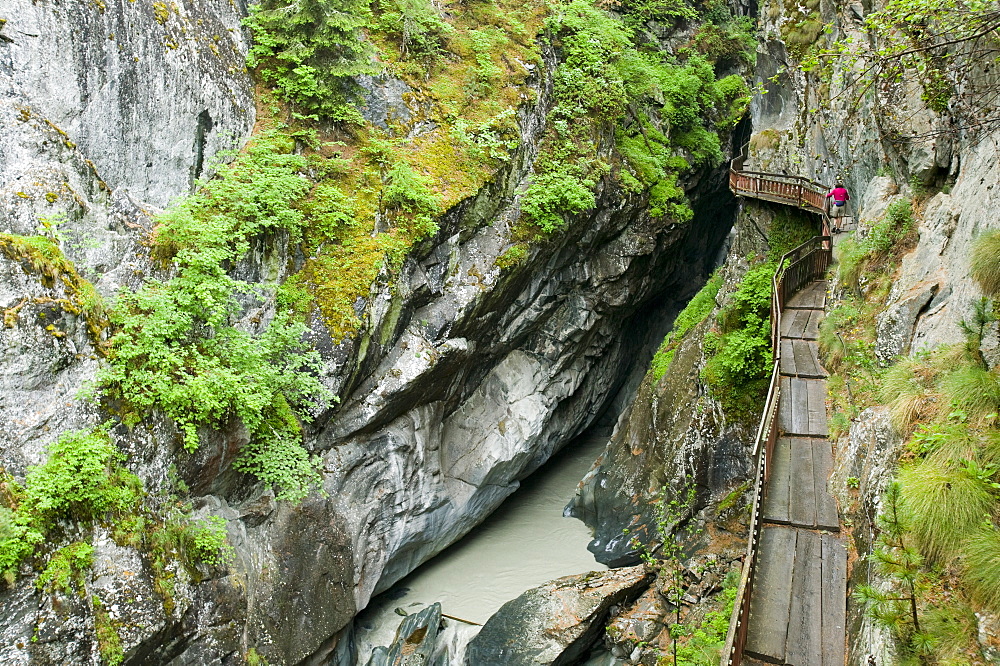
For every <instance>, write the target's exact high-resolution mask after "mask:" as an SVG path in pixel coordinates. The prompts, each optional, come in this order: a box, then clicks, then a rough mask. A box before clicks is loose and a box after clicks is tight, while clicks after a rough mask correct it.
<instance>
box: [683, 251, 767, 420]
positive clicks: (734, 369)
mask: <svg viewBox="0 0 1000 666" xmlns="http://www.w3.org/2000/svg"><path fill="white" fill-rule="evenodd" d="M775 268H776V265H775V264H774V263H773V262H765V263H760V264H757V265H756V266H752V267H751V268H750V269H749V270H748V271H747V272H746V274H745V275H744V276H743V280H742V281H741V282H740V285H739V287H737V289H736V291H734V292H733V294H732V296H731V297H730V302H729V304H728V305H727V306H726V307H725V308H724V309H723V310H722V311H721V312H720V313H719V315H718V318H717V319H718V323H719V332H718V333H717V335H716V337H715V338H714V340H713V339H712V338H709V339H708V340H707V341H706V342H707V344H706V348H705V352H706V355H707V357H708V358H707V360H706V362H705V367H704V368H703V369H702V374H701V376H702V379H703V380H704V381H705V383H706V384H707V385H708V388H709V390H710V391H711V393H712V394H713V395H714V396H715V397H716V398H718V399H719V400H720V401H721V402H722V404H723V407H724V408H725V409H726V410H727V411H729V412H731V413H732V414H733V415H734V416H736V417H738V418H752V417H753V416H754V415H755V413H756V411H757V408H758V407H759V405H758V404H757V403H758V402H759V399H760V397H761V396H762V395H763V394H764V392H765V391H766V390H767V383H768V378H769V377H770V375H771V369H772V365H773V363H774V359H773V356H772V354H771V324H770V306H771V281H772V277H773V275H774V271H775Z"/></svg>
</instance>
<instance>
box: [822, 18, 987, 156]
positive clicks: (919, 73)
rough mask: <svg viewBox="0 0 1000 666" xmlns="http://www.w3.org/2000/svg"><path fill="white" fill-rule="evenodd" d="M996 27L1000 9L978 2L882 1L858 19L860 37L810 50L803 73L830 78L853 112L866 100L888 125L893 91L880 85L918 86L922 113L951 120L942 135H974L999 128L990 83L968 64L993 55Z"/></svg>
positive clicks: (984, 59)
mask: <svg viewBox="0 0 1000 666" xmlns="http://www.w3.org/2000/svg"><path fill="white" fill-rule="evenodd" d="M997 27H1000V10H998V9H997V8H996V6H995V5H994V4H993V3H989V2H983V1H981V0H888V1H887V2H885V3H882V4H881V5H880V6H879V7H878V8H876V10H875V11H872V12H869V13H867V14H866V15H865V19H864V29H865V32H866V33H867V35H866V36H865V37H864V38H855V37H845V38H843V39H841V40H838V41H836V42H834V43H832V44H830V45H829V46H822V47H821V46H819V45H817V47H816V48H814V49H811V51H810V53H809V55H808V57H807V58H806V59H805V61H804V68H805V69H807V70H810V71H816V72H818V73H819V74H820V75H821V76H822V77H824V78H825V79H826V80H828V81H829V80H834V79H835V85H837V87H838V88H840V87H844V88H846V89H847V90H848V91H849V92H850V93H852V94H853V96H854V100H855V104H856V105H857V106H858V107H860V105H861V103H862V101H863V100H866V99H867V100H870V101H872V102H874V104H875V108H876V112H877V113H885V114H886V117H887V118H889V119H892V118H894V117H895V116H896V110H895V109H894V100H893V98H892V94H893V93H892V92H891V91H890V86H885V85H880V82H885V81H901V80H902V79H903V76H904V74H909V75H910V79H911V80H913V81H915V82H917V83H918V84H919V85H921V86H922V88H923V94H922V97H923V100H924V102H925V104H926V105H927V107H928V108H929V109H931V110H932V111H934V112H937V113H940V114H947V115H949V116H951V117H952V118H953V119H954V122H952V123H950V128H949V129H945V130H943V131H949V132H955V133H959V132H962V133H964V132H972V133H977V132H980V131H983V130H986V129H990V128H995V127H996V126H997V124H998V123H1000V115H997V113H996V106H995V104H994V103H993V100H994V97H995V95H996V85H995V83H994V82H993V81H992V80H989V79H987V78H983V77H981V76H979V74H978V69H977V68H976V67H975V66H973V65H974V64H975V63H991V62H993V61H994V60H995V59H996V57H997V54H998V53H1000V44H998V42H997V39H996V35H995V31H996V28H997ZM908 138H917V137H908ZM897 139H898V137H897Z"/></svg>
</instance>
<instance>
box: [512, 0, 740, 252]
mask: <svg viewBox="0 0 1000 666" xmlns="http://www.w3.org/2000/svg"><path fill="white" fill-rule="evenodd" d="M625 8H626V10H627V13H626V21H624V22H622V21H619V20H617V19H615V18H613V17H612V16H610V15H609V14H608V13H606V12H605V11H603V10H601V9H599V8H597V7H595V6H594V5H593V4H592V3H591V2H589V1H588V0H572V1H571V2H568V3H565V4H560V5H559V6H558V7H557V8H556V9H555V11H554V13H553V15H552V16H551V17H550V18H549V21H548V24H547V27H548V30H549V34H550V35H551V38H552V39H553V41H554V42H555V43H556V44H557V45H558V46H559V47H560V48H561V49H562V51H563V53H564V55H565V60H564V62H563V63H561V64H560V66H559V68H558V69H557V70H556V73H555V82H554V91H553V92H554V98H555V105H554V107H553V109H552V111H551V112H550V113H549V126H550V130H549V132H548V133H547V134H546V137H545V140H544V143H543V145H542V148H541V150H540V153H539V157H538V160H537V161H536V164H535V171H536V175H535V178H534V179H533V182H532V184H531V186H530V187H529V189H528V191H527V192H526V193H525V196H524V200H523V210H524V213H525V214H526V216H527V217H528V219H530V220H531V221H532V222H534V223H535V224H536V225H538V227H539V228H540V229H541V231H542V232H544V233H551V232H552V231H554V230H556V229H559V228H561V227H562V226H563V225H564V224H565V217H564V216H565V215H566V214H577V213H581V212H584V211H586V210H589V209H591V208H593V206H594V205H595V199H594V195H593V191H594V188H595V187H596V184H597V182H598V181H599V180H600V179H601V178H603V177H604V176H606V175H608V174H609V173H611V172H612V170H613V167H616V168H615V169H614V171H615V172H616V174H617V175H618V177H619V178H620V180H621V182H622V184H623V185H624V186H625V187H626V189H629V190H631V191H633V192H636V193H639V192H644V193H646V195H647V196H648V200H649V212H650V215H651V216H653V217H654V218H668V219H671V220H673V221H677V222H686V221H688V220H690V219H691V215H692V212H691V209H690V207H689V205H688V204H687V200H686V197H685V195H684V191H683V190H682V189H681V188H680V186H679V185H678V184H677V179H678V176H679V175H680V174H681V173H684V172H686V171H688V170H689V169H690V168H691V167H692V166H694V167H698V166H703V165H712V166H714V165H717V164H718V163H719V162H720V161H721V159H722V152H721V148H720V139H719V132H725V131H728V129H730V128H731V127H732V125H733V124H734V123H735V122H736V121H737V120H738V119H739V118H740V117H741V116H742V114H743V112H744V110H745V109H746V105H747V103H748V101H749V91H748V89H747V86H746V84H745V83H744V82H743V80H742V79H741V78H740V77H738V76H729V77H725V78H723V79H719V80H717V79H716V75H715V70H714V68H713V66H712V64H711V62H710V61H709V60H708V59H706V57H705V56H704V55H701V54H699V53H697V52H693V51H691V50H686V51H684V52H683V53H681V54H680V56H679V57H674V56H670V55H664V54H663V53H661V52H659V51H652V50H647V49H645V48H643V47H642V45H641V43H640V41H639V39H638V37H637V34H638V33H637V32H636V31H634V29H633V27H632V26H633V22H634V20H638V21H639V22H640V23H641V22H645V21H648V20H651V19H654V18H656V19H663V18H673V17H679V16H687V15H689V14H691V13H692V12H693V10H692V9H691V8H690V7H687V6H686V5H683V4H682V3H674V2H662V1H659V2H651V3H642V4H641V6H640V5H628V6H626V7H625ZM726 34H727V35H728V34H729V33H726ZM739 43H740V44H742V45H744V46H748V43H747V42H745V41H743V42H739ZM704 47H705V49H706V50H711V49H712V48H713V47H712V46H711V45H708V44H705V45H704ZM652 100H659V101H658V102H655V103H654V102H653V101H652ZM654 118H655V119H658V120H655V121H654ZM608 128H613V130H614V133H615V143H616V147H617V150H618V154H619V156H618V160H614V159H612V158H611V156H608V155H602V154H599V152H598V146H599V144H600V141H599V140H598V138H599V136H600V134H601V133H602V132H604V131H607V129H608ZM616 162H618V163H616Z"/></svg>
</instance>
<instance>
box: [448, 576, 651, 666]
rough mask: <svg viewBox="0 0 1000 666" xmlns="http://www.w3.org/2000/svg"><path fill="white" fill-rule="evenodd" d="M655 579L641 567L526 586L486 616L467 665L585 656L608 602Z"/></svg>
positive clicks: (558, 662)
mask: <svg viewBox="0 0 1000 666" xmlns="http://www.w3.org/2000/svg"><path fill="white" fill-rule="evenodd" d="M652 579H653V574H652V573H651V572H650V571H649V570H647V569H646V567H645V566H644V565H641V566H637V567H632V568H628V569H614V570H611V571H605V572H600V573H589V574H583V575H581V576H567V577H566V578H560V579H558V580H555V581H553V582H551V583H547V584H545V585H542V586H540V587H536V588H534V589H531V590H528V591H527V592H525V593H524V594H522V595H521V596H520V597H518V598H517V599H514V600H513V601H509V602H507V603H506V604H504V605H503V607H502V608H501V609H500V610H499V611H497V613H496V614H495V615H493V617H491V618H490V619H489V620H487V622H486V624H485V625H484V626H483V628H482V630H481V631H480V632H479V634H478V635H477V636H476V637H475V638H474V639H472V642H471V643H470V644H469V647H468V651H467V652H466V664H468V666H501V665H502V666H541V665H543V664H544V665H552V666H562V665H565V664H572V663H575V660H576V659H579V658H580V657H581V656H583V655H585V654H586V653H587V651H588V650H589V649H590V648H591V647H592V645H593V644H594V642H595V641H596V640H597V639H598V638H599V636H600V634H601V632H602V631H603V629H604V624H605V620H606V618H607V614H608V612H609V610H610V609H611V607H612V606H614V605H616V604H621V603H625V602H628V601H630V600H631V599H632V598H634V597H635V596H636V595H638V594H639V593H640V592H641V591H642V590H643V589H644V588H645V587H646V586H647V585H648V584H649V582H650V581H651V580H652Z"/></svg>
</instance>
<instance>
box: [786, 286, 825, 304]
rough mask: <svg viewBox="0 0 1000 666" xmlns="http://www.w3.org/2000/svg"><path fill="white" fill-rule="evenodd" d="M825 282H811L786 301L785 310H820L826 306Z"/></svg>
mask: <svg viewBox="0 0 1000 666" xmlns="http://www.w3.org/2000/svg"><path fill="white" fill-rule="evenodd" d="M826 287H827V284H826V282H813V283H810V284H808V285H806V286H805V287H803V288H802V289H800V290H799V291H798V293H796V294H795V295H794V296H792V297H791V298H790V299H788V302H787V303H786V304H785V308H786V309H793V310H794V309H806V310H817V309H818V310H822V309H823V307H824V306H825V305H826Z"/></svg>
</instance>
